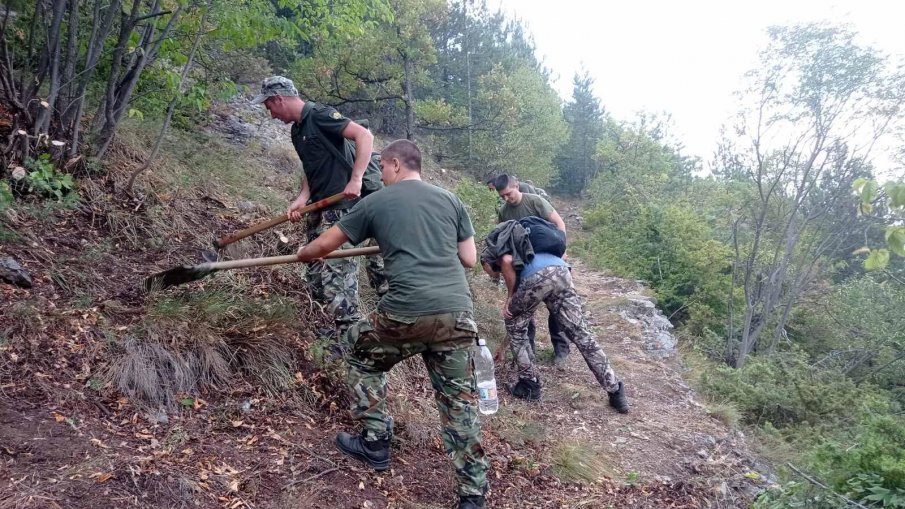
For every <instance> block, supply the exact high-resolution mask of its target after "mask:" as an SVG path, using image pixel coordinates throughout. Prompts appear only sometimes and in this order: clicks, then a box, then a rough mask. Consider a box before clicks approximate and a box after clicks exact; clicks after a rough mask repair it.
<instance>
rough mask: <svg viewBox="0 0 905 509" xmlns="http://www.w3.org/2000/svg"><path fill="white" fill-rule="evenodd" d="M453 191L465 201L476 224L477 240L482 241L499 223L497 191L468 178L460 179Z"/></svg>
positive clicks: (472, 221)
mask: <svg viewBox="0 0 905 509" xmlns="http://www.w3.org/2000/svg"><path fill="white" fill-rule="evenodd" d="M453 192H454V193H455V194H456V196H458V197H459V198H460V199H461V200H462V202H463V203H465V208H466V209H467V210H468V215H469V216H470V217H471V224H472V225H474V229H475V241H476V242H478V243H480V241H482V240H483V239H484V238H485V237H487V234H488V233H490V231H491V230H493V227H494V226H496V224H497V212H496V211H497V209H496V206H497V195H496V193H494V192H492V191H490V190H488V189H487V186H485V185H482V184H479V183H478V182H475V181H473V180H471V179H468V178H463V179H462V180H460V181H459V184H458V185H457V186H456V188H455V190H454V191H453ZM479 251H480V249H479Z"/></svg>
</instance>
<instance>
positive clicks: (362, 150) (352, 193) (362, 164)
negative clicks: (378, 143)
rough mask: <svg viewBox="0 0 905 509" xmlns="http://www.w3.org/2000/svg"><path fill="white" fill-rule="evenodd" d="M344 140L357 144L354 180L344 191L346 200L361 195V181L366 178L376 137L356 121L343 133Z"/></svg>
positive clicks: (353, 168)
mask: <svg viewBox="0 0 905 509" xmlns="http://www.w3.org/2000/svg"><path fill="white" fill-rule="evenodd" d="M342 135H343V138H346V139H347V140H352V141H354V142H355V162H354V163H352V178H350V179H349V184H348V185H346V188H345V189H344V190H343V194H345V195H346V198H358V197H359V196H360V195H361V181H362V179H363V178H364V174H365V170H366V169H368V163H369V162H371V152H373V151H374V135H373V134H371V131H368V130H367V129H365V128H364V127H362V126H361V125H359V124H356V123H355V122H354V121H353V122H349V123H348V124H347V125H346V127H345V129H343V132H342Z"/></svg>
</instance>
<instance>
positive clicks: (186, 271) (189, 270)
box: [144, 263, 217, 292]
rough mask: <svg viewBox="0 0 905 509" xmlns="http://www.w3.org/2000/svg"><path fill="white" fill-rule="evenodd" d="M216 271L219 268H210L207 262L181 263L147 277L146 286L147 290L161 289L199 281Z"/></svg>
mask: <svg viewBox="0 0 905 509" xmlns="http://www.w3.org/2000/svg"><path fill="white" fill-rule="evenodd" d="M214 272H217V269H213V268H210V267H209V264H207V263H202V264H201V265H180V266H179V267H173V268H172V269H169V270H164V271H161V272H158V273H157V274H154V275H153V276H149V277H147V278H146V279H145V282H144V288H145V291H146V292H152V291H159V290H163V289H164V288H169V287H171V286H178V285H181V284H185V283H191V282H192V281H198V280H199V279H203V278H205V277H207V276H209V275H211V274H213V273H214Z"/></svg>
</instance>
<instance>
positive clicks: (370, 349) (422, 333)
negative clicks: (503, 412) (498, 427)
mask: <svg viewBox="0 0 905 509" xmlns="http://www.w3.org/2000/svg"><path fill="white" fill-rule="evenodd" d="M477 330H478V329H477V325H476V324H475V322H474V318H473V315H472V313H471V312H468V311H464V312H456V313H442V314H436V315H425V316H399V315H395V314H390V313H384V312H380V311H375V312H374V313H372V314H371V317H370V320H363V321H361V322H358V323H357V324H356V325H354V326H352V327H351V328H350V329H349V330H348V331H347V333H346V334H347V341H348V343H349V344H350V345H351V350H350V352H349V355H348V357H347V358H346V361H347V365H348V367H347V369H348V371H347V377H346V383H347V384H348V385H349V389H350V390H351V391H352V394H353V400H354V402H353V406H352V415H353V417H354V418H355V419H358V420H360V421H361V422H362V425H363V427H364V430H365V440H382V439H386V438H389V436H390V434H391V430H388V429H387V422H391V420H390V419H389V418H388V417H387V415H386V396H387V395H386V372H387V371H389V370H390V369H391V368H392V367H393V366H394V365H396V363H398V362H400V361H402V360H404V359H406V358H408V357H411V356H413V355H416V354H420V355H421V358H422V359H423V360H424V364H425V365H426V366H427V372H428V375H429V377H430V381H431V386H432V387H433V388H434V398H435V401H436V404H437V410H438V411H439V412H440V424H441V426H442V435H443V445H444V446H445V448H446V453H447V454H448V455H449V457H450V458H451V459H452V462H453V465H454V466H455V469H456V477H457V478H458V480H459V494H460V495H466V496H467V495H483V494H485V493H486V492H487V487H488V484H487V477H486V474H487V469H488V466H489V461H488V459H487V457H486V456H485V454H484V449H483V448H482V447H481V427H480V423H479V422H478V405H477V399H476V398H477V396H476V391H475V380H474V371H473V369H472V360H471V347H472V346H473V345H474V342H475V338H476V336H477Z"/></svg>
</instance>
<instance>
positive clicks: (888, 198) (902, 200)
mask: <svg viewBox="0 0 905 509" xmlns="http://www.w3.org/2000/svg"><path fill="white" fill-rule="evenodd" d="M852 187H853V188H854V190H855V194H856V195H857V196H858V198H859V199H860V203H859V204H858V212H859V213H861V214H865V215H867V214H871V213H872V212H875V211H876V210H877V208H878V207H879V208H880V210H883V209H886V210H887V211H888V212H887V213H886V214H885V215H882V216H881V217H883V219H884V222H885V223H886V231H885V233H884V239H885V240H886V248H874V249H872V248H870V247H864V248H862V249H859V250H858V251H857V253H867V258H866V259H865V260H864V268H865V269H867V270H878V269H885V268H886V267H888V266H889V257H890V253H895V254H897V255H899V256H902V257H905V226H902V224H901V221H902V219H903V218H905V182H887V183H886V184H885V185H884V186H883V187H882V192H881V187H880V185H879V184H878V183H877V182H876V181H874V180H870V179H866V178H859V179H857V180H855V182H854V183H853V184H852Z"/></svg>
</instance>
